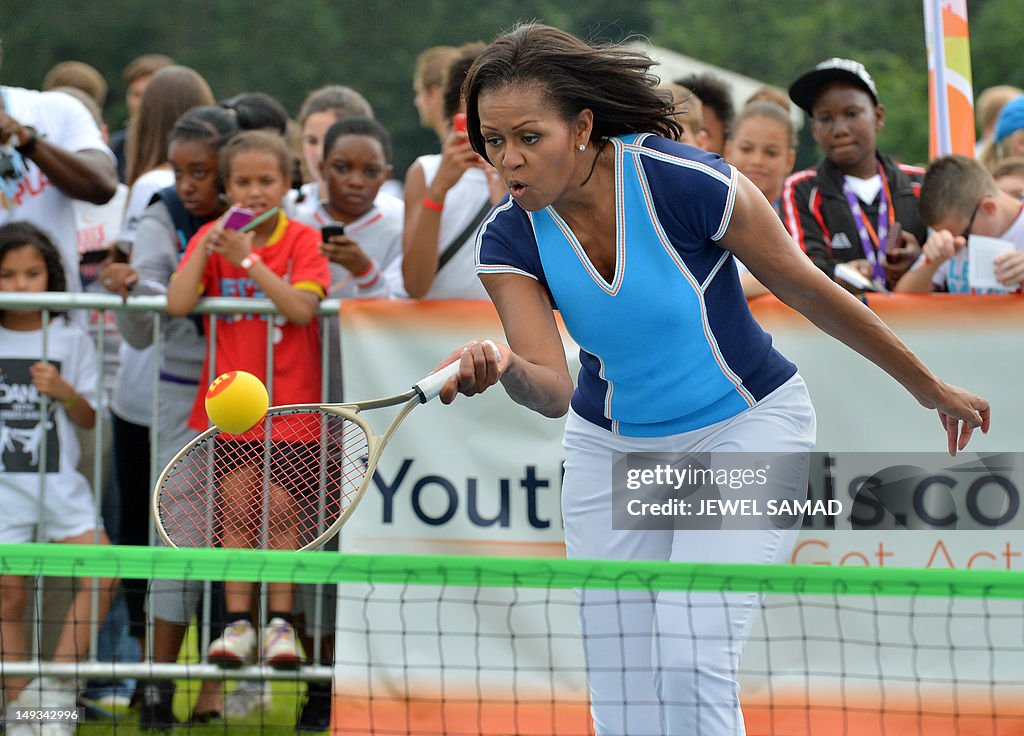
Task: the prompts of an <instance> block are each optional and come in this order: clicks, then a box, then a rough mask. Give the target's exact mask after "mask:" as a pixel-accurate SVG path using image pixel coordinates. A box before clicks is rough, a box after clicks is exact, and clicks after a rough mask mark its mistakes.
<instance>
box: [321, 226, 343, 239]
mask: <svg viewBox="0 0 1024 736" xmlns="http://www.w3.org/2000/svg"><path fill="white" fill-rule="evenodd" d="M344 234H345V226H344V225H324V226H323V227H322V228H320V237H322V238H323V239H324V242H325V243H326V242H327V241H328V240H330V239H331V238H333V237H334V236H335V235H344Z"/></svg>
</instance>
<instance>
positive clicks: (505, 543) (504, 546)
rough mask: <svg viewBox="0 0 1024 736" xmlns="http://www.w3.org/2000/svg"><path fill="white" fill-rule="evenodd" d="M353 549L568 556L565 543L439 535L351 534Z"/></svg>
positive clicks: (371, 552)
mask: <svg viewBox="0 0 1024 736" xmlns="http://www.w3.org/2000/svg"><path fill="white" fill-rule="evenodd" d="M347 541H348V542H349V543H350V544H351V547H350V548H349V551H351V552H355V551H358V552H361V553H367V554H373V553H377V552H387V553H388V554H395V555H397V554H425V551H426V550H429V551H430V554H439V555H444V554H458V555H486V556H488V557H543V558H550V557H555V558H558V559H564V558H565V542H531V541H522V540H496V539H442V538H439V537H406V536H403V537H370V536H363V535H352V534H349V535H348V539H347Z"/></svg>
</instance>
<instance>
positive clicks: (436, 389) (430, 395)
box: [413, 340, 501, 404]
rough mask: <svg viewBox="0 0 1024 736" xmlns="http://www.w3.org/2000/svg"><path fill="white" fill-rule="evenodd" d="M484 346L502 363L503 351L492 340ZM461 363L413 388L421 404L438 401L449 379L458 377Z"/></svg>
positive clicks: (447, 367) (443, 370)
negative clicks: (438, 396)
mask: <svg viewBox="0 0 1024 736" xmlns="http://www.w3.org/2000/svg"><path fill="white" fill-rule="evenodd" d="M483 344H484V345H487V346H489V347H490V348H491V351H492V352H493V353H494V359H495V360H497V361H499V362H500V361H501V351H500V350H498V346H497V345H495V344H494V343H493V342H492V341H491V340H484V343H483ZM461 363H462V361H461V359H456V360H454V361H452V362H451V363H449V364H448V365H446V366H445V367H444V368H441V369H439V370H437V371H436V372H434V373H431V374H430V375H429V376H427V377H426V378H424V379H423V380H422V381H420V382H419V383H417V384H416V385H414V386H413V388H414V389H416V393H418V394H419V395H420V403H423V404H426V403H427V402H428V401H433V400H434V399H436V398H437V395H438V394H439V393H441V388H442V387H443V386H444V385H445V384H446V383H447V382H448V379H449V378H451V377H452V376H455V375H458V373H459V365H460V364H461Z"/></svg>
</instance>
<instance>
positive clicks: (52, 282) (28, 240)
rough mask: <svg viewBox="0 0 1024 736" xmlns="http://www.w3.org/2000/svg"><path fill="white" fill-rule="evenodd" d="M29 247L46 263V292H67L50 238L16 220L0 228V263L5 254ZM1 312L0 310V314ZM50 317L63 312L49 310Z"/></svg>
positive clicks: (55, 250) (61, 266) (61, 263)
mask: <svg viewBox="0 0 1024 736" xmlns="http://www.w3.org/2000/svg"><path fill="white" fill-rule="evenodd" d="M26 245H29V246H31V247H33V248H35V249H36V250H37V251H38V252H39V255H41V256H42V257H43V261H44V262H45V263H46V290H47V291H67V287H68V285H67V279H66V277H65V275H64V264H63V262H62V261H61V259H60V251H58V250H57V246H55V245H54V244H53V241H52V240H50V236H49V235H47V234H46V233H45V232H43V231H42V230H40V229H39V228H38V227H36V226H35V225H33V224H32V223H31V222H26V221H24V220H17V221H15V222H10V223H8V224H6V225H3V226H0V263H2V262H3V260H4V258H6V257H7V253H8V252H9V251H12V250H16V249H18V248H22V247H24V246H26ZM2 311H3V310H0V313H2ZM50 314H51V315H54V316H56V315H60V314H64V312H63V311H54V310H50Z"/></svg>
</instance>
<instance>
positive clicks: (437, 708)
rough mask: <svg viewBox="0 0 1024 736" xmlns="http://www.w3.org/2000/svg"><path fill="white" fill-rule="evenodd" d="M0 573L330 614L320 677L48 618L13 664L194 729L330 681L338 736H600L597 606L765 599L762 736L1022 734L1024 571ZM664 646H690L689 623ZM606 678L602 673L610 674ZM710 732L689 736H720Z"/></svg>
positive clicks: (245, 561)
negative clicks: (263, 599)
mask: <svg viewBox="0 0 1024 736" xmlns="http://www.w3.org/2000/svg"><path fill="white" fill-rule="evenodd" d="M0 574H2V575H3V576H4V580H5V581H7V584H11V582H12V581H14V580H17V578H14V577H8V576H25V577H26V579H27V581H28V590H29V596H30V597H32V596H33V594H34V592H35V590H36V589H37V587H38V586H42V587H43V588H47V587H52V586H54V585H56V584H57V583H58V581H61V580H65V581H66V580H70V581H72V582H74V581H83V580H86V579H90V578H103V579H109V578H142V579H149V580H155V579H174V580H195V581H204V582H207V583H210V582H212V581H248V582H257V583H261V584H267V583H290V584H292V585H294V586H314V589H315V590H316V591H317V595H320V596H323V597H325V598H328V597H329V598H331V599H332V600H335V598H336V601H335V602H336V609H337V611H336V613H335V612H334V610H333V608H334V606H333V605H332V606H331V609H330V613H329V614H325V618H326V619H330V620H329V621H328V620H324V621H321V622H320V625H319V628H318V634H319V635H318V636H317V637H316V647H317V656H316V657H313V656H311V655H312V652H311V651H310V652H307V655H310V656H308V660H312V662H311V663H308V664H306V665H304V666H303V667H301V668H299V669H298V670H296V671H291V672H286V673H282V672H279V671H271V670H270V669H268V668H265V667H261V666H260V665H259V664H258V663H257V664H253V665H252V666H246V667H243V668H241V669H240V670H235V671H228V672H224V671H222V670H219V669H218V668H216V667H214V666H213V665H210V664H208V663H206V662H205V661H204V660H203V659H202V658H201V656H197V655H195V654H193V655H192V656H191V657H184V658H179V660H178V661H176V662H174V663H170V664H167V663H156V662H153V661H150V660H148V659H147V658H146V657H145V656H144V657H143V658H142V661H139V662H124V661H120V662H98V661H95V660H94V659H93V657H92V655H86V654H84V653H83V654H82V656H80V657H79V661H74V662H59V661H53V660H52V659H48V658H47V654H46V650H47V646H46V645H47V642H46V641H45V640H44V639H45V637H44V636H43V635H41V634H40V633H39V631H40V630H42V629H44V628H45V627H46V625H47V624H48V623H49V624H50V625H51V627H52V625H53V624H54V621H57V622H58V623H59V621H60V620H62V619H61V617H59V616H58V617H55V618H54V619H53V620H50V621H47V620H46V618H45V616H42V615H40V614H35V615H34V616H30V617H29V620H28V621H27V624H28V627H29V629H30V631H32V632H33V633H32V634H31V635H30V638H32V639H33V640H34V641H35V643H36V645H37V646H36V647H35V648H34V649H35V651H34V652H33V653H32V654H31V656H29V657H28V658H27V659H26V660H23V659H20V658H11V657H9V656H7V655H6V653H5V654H4V656H3V658H2V659H0V676H3V678H4V680H5V686H9V683H10V682H11V681H15V680H17V679H18V678H19V677H22V678H24V677H30V676H32V675H36V676H41V677H44V678H48V679H49V680H51V681H54V682H60V683H64V687H66V688H68V689H74V690H75V691H76V692H77V691H78V690H80V689H81V688H83V687H84V685H85V681H86V680H89V679H93V680H95V679H96V678H97V677H99V676H100V675H105V676H106V677H108V678H113V677H118V676H122V675H124V676H130V677H131V678H132V679H135V680H137V682H138V683H139V685H138V687H139V688H143V687H144V684H145V683H147V682H151V681H156V680H166V679H173V680H175V681H177V683H178V690H179V696H180V695H181V693H182V692H184V691H185V690H186V689H187V690H188V693H189V694H188V696H187V698H185V699H182V698H181V697H179V699H178V700H177V701H176V702H175V714H176V718H177V720H179V721H182V722H183V723H181V724H179V725H178V726H177V730H176V732H178V733H181V732H189V731H190V730H195V732H196V733H231V734H234V733H239V734H241V733H287V732H294V729H295V726H296V721H297V720H298V719H299V718H300V717H301V716H302V709H303V707H304V704H305V703H306V701H307V699H308V698H309V697H310V696H309V693H310V692H312V690H311V689H310V688H311V687H326V683H328V682H329V683H330V691H329V692H330V696H329V703H330V707H329V710H330V712H331V715H330V718H331V721H330V722H331V732H333V733H339V734H340V733H344V734H418V735H422V734H508V733H516V734H589V733H592V732H593V730H592V729H593V726H592V721H591V716H590V709H589V705H590V704H589V702H588V690H587V672H588V668H587V666H586V661H585V656H584V650H583V644H582V641H583V636H582V633H581V620H580V615H579V609H580V600H581V596H582V597H583V599H586V596H587V595H588V592H591V591H592V592H594V593H595V594H596V595H597V596H598V598H597V599H595V600H597V601H599V603H598V604H599V605H605V606H610V607H611V610H614V611H615V612H616V614H617V615H618V616H619V618H620V619H621V620H623V621H626V623H625V624H624V631H627V632H628V631H629V625H628V619H629V617H630V616H631V615H632V614H631V610H632V609H630V605H632V604H635V603H636V602H637V601H661V602H663V603H664V605H667V606H669V607H668V608H667V609H665V610H663V611H662V613H663V614H665V615H667V616H669V617H670V619H671V620H674V621H682V622H686V621H688V620H690V619H691V618H693V617H694V615H695V612H696V611H699V610H700V609H701V608H705V609H706V608H709V607H710V608H714V607H715V606H716V605H721V604H722V603H724V602H726V601H732V602H735V601H736V600H744V599H743V598H742V596H743V595H744V594H750V593H753V594H756V597H755V598H756V609H757V610H756V611H755V614H756V620H754V621H753V623H752V625H751V627H750V628H749V635H748V636H747V639H746V647H745V650H744V653H743V657H742V659H741V661H740V664H739V668H738V670H737V672H736V673H735V674H736V678H737V679H738V681H739V683H740V686H741V700H742V703H743V714H744V719H745V721H746V732H747V733H748V734H779V735H782V734H811V733H815V734H816V733H848V734H859V733H899V734H905V733H913V734H928V736H936V735H937V734H944V733H949V734H975V733H977V734H995V735H996V736H999V735H1000V734H1012V733H1020V732H1022V730H1024V705H1022V704H1021V702H1020V701H1021V698H1020V696H1019V694H1020V692H1021V688H1022V687H1024V577H1022V576H1021V575H1020V574H1019V573H1017V572H1012V571H1002V570H951V569H942V570H936V569H928V570H921V569H903V568H859V567H858V568H848V567H833V566H818V565H785V566H774V565H773V566H768V565H712V564H677V563H664V562H633V561H631V562H611V561H600V562H599V561H593V562H591V561H580V560H572V561H569V560H560V559H546V558H545V559H539V558H491V557H448V556H426V555H424V556H418V555H417V556H380V555H356V554H344V553H338V552H273V551H241V550H239V551H233V550H169V549H162V548H159V549H158V548H138V547H106V546H104V547H91V546H81V545H58V544H49V545H38V544H26V545H0ZM3 594H4V595H5V596H7V595H9V592H8V590H7V589H5V590H4V591H3ZM737 596H740V598H737ZM38 597H41V596H38ZM44 610H45V609H44ZM716 610H717V609H716ZM89 623H90V624H96V625H97V626H98V623H99V622H95V621H91V622H89ZM203 628H204V626H203V623H202V621H201V620H199V619H197V623H196V624H194V625H193V627H192V630H191V632H190V634H189V637H190V638H189V639H188V640H187V641H186V647H185V648H186V649H187V648H188V647H189V646H190V645H191V646H192V647H194V648H195V649H196V650H197V651H198V650H201V646H202V642H203V641H204V636H205V637H207V639H206V640H208V636H209V633H208V632H207V633H206V634H205V635H204V633H203ZM680 628H682V629H685V628H686V627H685V626H681V627H680ZM661 634H662V635H664V636H676V637H679V638H680V642H681V644H682V645H684V646H691V645H693V646H696V644H695V643H694V642H693V641H691V640H690V639H686V638H684V637H683V636H682V635H681V634H679V633H678V632H677V631H676V630H675V629H672V630H669V627H666V629H665V630H664V631H663V632H661ZM591 635H594V636H605V637H609V644H608V646H609V647H611V649H612V650H614V649H616V648H617V649H619V650H621V652H622V653H623V658H624V660H628V656H627V654H628V650H629V648H630V647H632V646H635V642H631V641H630V635H629V634H628V633H626V634H620V635H619V636H618V639H615V637H614V636H612V635H609V634H608V633H607V632H591ZM190 643H191V644H190ZM2 644H3V642H0V648H2ZM306 646H307V647H311V646H313V645H312V644H310V643H309V642H308V641H307V642H306ZM590 665H591V666H590V672H591V673H592V674H593V672H595V671H600V670H601V666H602V663H601V662H593V661H591V662H590ZM624 670H625V671H626V672H627V673H628V671H629V667H628V665H627V666H626V667H625V668H624ZM239 680H240V681H245V682H248V683H254V684H255V685H256V686H257V687H258V688H261V689H260V691H259V692H260V693H262V692H264V691H263V689H262V688H264V687H265V686H264V685H263V681H268V680H272V681H273V684H272V685H271V686H269V689H267V690H266V692H267V693H268V697H270V698H271V699H272V700H274V701H275V703H276V705H274V706H273V707H269V708H266V709H264V710H263V711H262V712H260V713H259V714H257V715H251V714H250V715H248V716H245V717H239V718H234V717H232V716H231V715H228V716H227V717H226V718H223V719H220V720H217V721H214V722H213V723H212V724H207V725H190V724H187V723H184V721H185V720H186V719H187V718H188V716H189V713H190V712H191V708H192V707H193V706H194V702H195V697H196V693H197V692H198V683H199V682H200V681H207V682H210V681H212V682H215V683H218V686H220V687H223V688H224V689H225V692H228V691H230V690H231V688H232V687H235V686H236V685H235V683H236V681H239ZM183 683H192V685H193V686H192V687H191V688H184V687H183ZM310 683H312V686H311V684H310ZM228 694H229V695H230V694H231V692H228ZM83 715H88V713H86V712H85V711H83ZM102 715H105V716H107V717H106V718H97V719H96V720H89V721H87V722H85V723H83V724H82V725H81V726H80V729H79V733H125V734H133V733H136V732H138V730H139V727H140V725H139V714H138V712H137V711H131V710H126V711H123V712H119V713H113V714H102ZM8 717H10V711H8ZM701 723H702V721H700V720H699V719H698V720H697V721H696V722H695V727H694V729H693V731H692V733H702V732H705V731H704V729H703V727H701V725H700V724H701ZM625 730H626V732H628V733H635V732H634V731H631V730H629V729H628V725H627V728H626V729H625ZM707 732H710V731H707ZM643 733H646V732H643Z"/></svg>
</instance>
